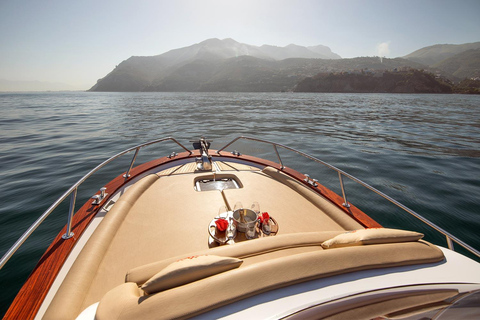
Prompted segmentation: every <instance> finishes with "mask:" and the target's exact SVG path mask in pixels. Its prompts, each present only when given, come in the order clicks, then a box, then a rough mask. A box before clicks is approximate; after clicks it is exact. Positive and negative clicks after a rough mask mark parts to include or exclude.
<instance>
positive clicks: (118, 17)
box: [0, 0, 480, 90]
mask: <svg viewBox="0 0 480 320" xmlns="http://www.w3.org/2000/svg"><path fill="white" fill-rule="evenodd" d="M209 38H219V39H225V38H233V39H235V40H236V41H238V42H242V43H247V44H251V45H257V46H261V45H262V44H270V45H276V46H286V45H288V44H291V43H294V44H297V45H303V46H313V45H319V44H321V45H325V46H328V47H330V49H331V50H332V51H333V52H335V53H337V54H339V55H340V56H341V57H342V58H353V57H359V56H385V57H387V58H394V57H401V56H404V55H407V54H409V53H411V52H413V51H415V50H417V49H420V48H423V47H426V46H431V45H434V44H445V43H449V44H462V43H469V42H477V41H480V0H450V1H445V0H413V1H412V0H401V1H400V0H399V1H396V0H395V1H394V0H382V1H379V0H276V1H273V0H175V1H173V0H170V1H163V0H156V1H153V0H134V1H132V0H116V1H113V0H109V1H101V0H93V1H92V0H81V1H73V0H70V1H68V0H42V1H38V0H0V80H8V81H45V82H59V83H64V84H68V85H69V86H71V87H72V89H77V90H86V89H89V88H90V87H91V86H93V85H94V84H95V83H96V81H97V80H98V79H100V78H103V77H104V76H105V75H106V74H108V73H109V72H110V71H111V70H112V69H113V68H114V67H115V65H118V64H119V63H120V62H121V61H123V60H126V59H128V58H129V57H131V56H151V55H157V54H161V53H164V52H167V51H169V50H172V49H176V48H180V47H186V46H190V45H192V44H195V43H199V42H201V41H203V40H206V39H209Z"/></svg>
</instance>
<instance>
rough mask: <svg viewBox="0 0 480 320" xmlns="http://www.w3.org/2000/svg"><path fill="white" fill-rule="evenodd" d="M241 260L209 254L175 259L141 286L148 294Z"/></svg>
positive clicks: (212, 273) (198, 277)
mask: <svg viewBox="0 0 480 320" xmlns="http://www.w3.org/2000/svg"><path fill="white" fill-rule="evenodd" d="M242 262H243V261H242V260H240V259H237V258H230V257H219V256H211V255H200V256H190V257H186V258H184V259H181V260H178V261H175V262H174V263H172V264H170V265H168V266H167V267H165V268H164V269H163V270H162V271H160V272H159V273H157V274H156V275H154V276H153V277H151V278H150V279H149V280H148V281H147V282H145V284H144V285H143V286H142V289H143V291H145V292H146V293H148V294H151V293H155V292H159V291H163V290H167V289H170V288H174V287H177V286H181V285H184V284H187V283H190V282H193V281H197V280H200V279H203V278H206V277H209V276H213V275H215V274H217V273H221V272H224V271H228V270H230V269H235V268H238V267H239V266H240V265H241V264H242Z"/></svg>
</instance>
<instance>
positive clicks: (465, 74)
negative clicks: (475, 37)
mask: <svg viewBox="0 0 480 320" xmlns="http://www.w3.org/2000/svg"><path fill="white" fill-rule="evenodd" d="M433 67H434V68H438V69H440V70H443V71H445V72H447V73H449V74H452V75H453V76H455V77H457V78H459V79H465V78H475V77H480V49H472V50H467V51H465V52H462V53H459V54H456V55H454V56H453V57H450V58H448V59H445V60H443V61H441V62H439V63H437V64H435V65H433Z"/></svg>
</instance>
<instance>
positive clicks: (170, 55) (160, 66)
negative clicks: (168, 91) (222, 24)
mask: <svg viewBox="0 0 480 320" xmlns="http://www.w3.org/2000/svg"><path fill="white" fill-rule="evenodd" d="M241 56H248V57H253V58H257V59H262V60H267V61H276V60H283V59H288V58H314V59H339V58H340V56H339V55H337V54H335V53H333V52H332V51H331V50H330V48H328V47H325V46H315V47H308V48H307V47H302V46H297V45H293V44H291V45H288V46H286V47H276V46H269V45H263V46H261V47H257V46H252V45H248V44H244V43H239V42H237V41H235V40H233V39H223V40H219V39H208V40H205V41H203V42H200V43H197V44H194V45H191V46H188V47H184V48H180V49H175V50H171V51H168V52H166V53H164V54H161V55H157V56H151V57H135V56H133V57H130V58H129V59H127V60H125V61H123V62H122V63H120V64H119V65H118V66H117V67H116V68H115V69H114V70H113V71H111V72H110V73H109V74H108V75H106V76H105V77H104V78H103V79H99V80H98V81H97V83H96V84H95V85H94V86H93V87H92V88H91V89H90V91H142V90H143V89H144V88H146V87H152V85H155V84H158V83H161V82H162V79H164V78H166V77H168V76H170V78H172V77H175V73H178V72H180V73H181V72H182V71H181V69H182V68H183V67H184V65H185V64H190V63H194V62H195V61H206V62H210V63H218V62H220V61H222V60H225V59H231V58H237V57H241ZM199 64H202V63H197V65H199ZM197 67H198V66H197ZM187 73H188V72H187Z"/></svg>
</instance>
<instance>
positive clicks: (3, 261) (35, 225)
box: [0, 137, 192, 269]
mask: <svg viewBox="0 0 480 320" xmlns="http://www.w3.org/2000/svg"><path fill="white" fill-rule="evenodd" d="M168 140H170V141H173V142H175V143H176V144H178V145H179V146H180V147H182V148H183V149H185V150H186V151H187V152H189V153H190V154H192V151H190V150H188V149H187V148H186V147H185V146H184V145H182V144H181V143H180V142H178V141H177V140H175V139H174V138H172V137H167V138H162V139H158V140H153V141H150V142H147V143H143V144H139V145H137V146H135V147H132V148H129V149H126V150H124V151H122V152H120V153H118V154H116V155H114V156H113V157H111V158H109V159H107V160H105V161H104V162H102V163H101V164H99V165H98V166H96V167H95V168H94V169H92V170H91V171H90V172H89V173H87V174H86V175H84V176H83V177H82V178H81V179H80V180H78V181H77V183H75V184H74V185H73V186H71V187H70V189H68V190H67V191H66V192H65V193H64V194H63V195H62V196H61V197H60V198H58V199H57V201H55V202H54V203H53V204H52V205H51V206H50V207H49V208H48V209H47V210H46V211H45V212H44V213H43V214H42V215H41V216H40V217H39V218H38V219H37V220H36V221H35V222H34V223H33V224H32V225H31V226H30V227H29V228H28V230H27V231H25V233H24V234H23V235H22V236H21V237H20V238H19V239H18V240H17V242H15V244H14V245H13V246H12V247H11V248H10V249H9V250H8V251H7V252H6V253H5V254H4V255H3V257H2V259H1V260H0V269H1V268H3V266H4V265H5V264H6V263H7V261H8V260H9V259H10V258H11V257H12V256H13V254H14V253H15V252H16V251H17V250H18V249H19V248H20V246H21V245H22V244H23V243H24V242H25V240H27V238H28V237H29V236H30V235H31V234H32V233H33V231H35V230H36V229H37V228H38V226H39V225H40V224H41V223H42V222H43V221H44V220H45V219H46V218H47V217H48V216H49V215H50V214H51V213H52V212H53V210H55V208H57V207H58V206H59V205H60V203H62V202H63V200H65V199H66V198H67V197H68V196H70V207H69V212H68V217H67V232H66V233H65V234H64V235H63V239H69V238H71V237H72V236H73V232H72V217H73V214H74V211H75V201H76V199H77V189H78V187H79V186H80V185H81V184H82V183H83V182H84V181H85V180H87V179H88V178H89V177H90V176H91V175H92V174H94V173H95V172H97V171H98V170H100V169H101V168H103V167H104V166H105V165H107V164H109V163H110V162H112V161H113V160H115V159H117V158H119V157H121V156H123V155H125V154H127V153H130V152H132V151H133V150H135V154H134V156H133V158H132V161H131V163H130V166H129V168H128V170H127V173H126V174H125V175H124V177H125V179H127V178H128V177H129V176H130V170H131V169H132V168H133V164H134V163H135V160H136V158H137V155H138V152H139V151H140V149H141V148H143V147H146V146H149V145H152V144H156V143H160V142H164V141H168Z"/></svg>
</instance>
